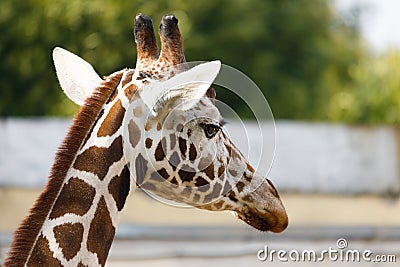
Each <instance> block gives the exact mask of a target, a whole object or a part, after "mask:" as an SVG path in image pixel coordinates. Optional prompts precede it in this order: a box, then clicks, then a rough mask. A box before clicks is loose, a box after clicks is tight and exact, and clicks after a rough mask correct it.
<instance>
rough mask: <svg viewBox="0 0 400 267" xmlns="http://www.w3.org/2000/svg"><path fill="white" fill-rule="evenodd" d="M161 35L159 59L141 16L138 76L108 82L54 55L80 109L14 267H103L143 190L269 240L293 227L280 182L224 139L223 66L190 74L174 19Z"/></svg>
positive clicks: (79, 62)
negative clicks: (223, 216) (217, 85)
mask: <svg viewBox="0 0 400 267" xmlns="http://www.w3.org/2000/svg"><path fill="white" fill-rule="evenodd" d="M159 35H160V39H161V46H162V47H161V52H160V54H159V52H158V46H157V42H156V37H155V34H154V29H153V23H152V20H151V19H150V17H148V16H146V15H143V14H139V15H137V16H136V17H135V28H134V36H135V42H136V46H137V62H136V68H135V69H123V70H120V71H117V72H115V73H112V74H111V75H109V76H107V77H105V78H104V79H101V78H99V76H98V75H97V74H96V72H95V70H94V69H93V67H92V66H91V65H90V64H89V63H87V62H86V61H84V60H83V59H81V58H79V57H78V56H76V55H74V54H72V53H70V52H68V51H66V50H64V49H62V48H55V49H54V51H53V59H54V63H55V68H56V72H57V76H58V79H59V82H60V85H61V87H62V89H63V90H64V92H65V93H66V94H67V96H68V97H69V98H70V99H71V100H72V101H74V102H75V103H77V104H78V105H81V108H80V110H79V112H78V113H77V115H76V116H75V117H74V120H73V123H72V126H71V127H70V129H69V132H68V133H67V136H66V137H65V139H64V141H63V143H62V144H61V146H60V148H59V149H58V151H57V153H56V156H55V161H54V164H53V166H52V169H51V171H50V175H49V179H48V182H47V184H46V187H45V189H44V190H43V192H42V193H41V194H40V196H39V197H38V199H37V200H36V202H35V204H34V206H33V207H32V209H31V210H30V212H29V214H28V216H27V217H26V218H25V219H24V221H23V222H22V223H21V225H20V226H19V228H18V229H17V230H16V232H15V235H14V240H13V242H12V244H11V247H10V250H9V253H8V256H7V258H6V261H5V266H104V265H105V262H106V259H107V256H108V252H109V249H110V247H111V244H112V242H113V239H114V235H115V231H116V228H117V226H118V223H119V219H120V215H121V212H122V211H123V208H124V206H125V201H126V199H127V197H128V195H129V194H130V193H131V191H133V190H134V189H135V188H137V187H138V188H142V189H143V190H146V191H147V192H150V193H152V194H155V195H157V196H160V197H162V198H165V199H169V200H173V201H176V202H182V203H186V204H188V205H191V206H195V207H197V208H200V209H206V210H212V211H222V210H230V211H233V212H234V213H235V214H236V216H237V217H238V218H239V219H240V220H242V221H244V222H245V223H247V224H249V225H250V226H252V227H254V228H256V229H258V230H261V231H272V232H281V231H283V230H284V229H285V228H286V227H287V225H288V217H287V214H286V211H285V208H284V206H283V204H282V201H281V200H280V197H279V195H278V192H277V190H276V189H275V187H274V186H273V184H272V182H271V181H270V180H268V179H266V178H264V177H262V176H260V175H258V174H257V173H256V171H255V170H254V168H253V167H252V166H251V165H250V164H249V163H248V162H247V160H246V159H245V157H244V156H243V155H242V154H241V153H240V151H239V150H238V149H237V148H236V147H235V146H234V144H233V143H232V142H231V141H230V140H229V138H228V137H227V135H226V134H225V133H224V131H223V129H222V126H223V118H222V117H221V114H220V113H219V111H218V109H217V108H216V106H215V105H214V101H215V91H214V89H213V88H212V87H211V85H212V83H213V81H214V79H215V78H216V76H217V75H218V72H219V70H220V66H221V63H220V62H219V61H212V62H207V63H203V64H200V65H197V66H195V67H193V68H189V67H188V65H187V64H186V60H185V56H184V53H183V44H182V37H181V35H180V32H179V28H178V20H177V19H176V17H175V16H173V15H165V16H164V17H163V18H162V20H161V23H160V27H159ZM131 179H132V180H131ZM132 181H134V182H132Z"/></svg>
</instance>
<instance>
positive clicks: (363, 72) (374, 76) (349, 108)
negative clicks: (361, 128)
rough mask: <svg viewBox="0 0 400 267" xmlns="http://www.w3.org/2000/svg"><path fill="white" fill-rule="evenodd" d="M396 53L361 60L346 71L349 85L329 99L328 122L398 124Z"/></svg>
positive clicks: (399, 64)
mask: <svg viewBox="0 0 400 267" xmlns="http://www.w3.org/2000/svg"><path fill="white" fill-rule="evenodd" d="M399 74H400V51H395V50H392V51H388V52H386V53H384V54H382V55H379V56H370V57H366V58H364V60H363V61H361V62H360V63H359V64H357V65H354V66H353V67H352V68H351V69H350V76H351V80H352V82H351V83H349V84H348V85H347V86H346V87H344V88H343V89H342V90H340V91H338V92H337V93H336V94H335V95H334V96H333V97H332V101H331V105H330V110H329V116H330V119H332V120H336V121H347V122H352V123H354V122H358V123H373V124H377V123H386V124H400V112H399V107H400V75H399Z"/></svg>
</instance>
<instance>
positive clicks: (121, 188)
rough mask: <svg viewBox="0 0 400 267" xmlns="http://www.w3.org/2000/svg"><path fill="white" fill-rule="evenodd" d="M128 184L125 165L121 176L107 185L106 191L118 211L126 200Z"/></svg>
mask: <svg viewBox="0 0 400 267" xmlns="http://www.w3.org/2000/svg"><path fill="white" fill-rule="evenodd" d="M130 182H131V181H130V172H129V169H128V166H127V165H125V167H124V169H123V170H122V172H121V174H120V175H117V176H115V177H113V178H112V179H111V181H110V183H109V184H108V191H109V192H110V194H111V195H112V196H113V198H114V200H115V203H116V204H117V209H118V211H121V210H122V209H123V208H124V205H125V201H126V198H127V197H128V194H129V189H130Z"/></svg>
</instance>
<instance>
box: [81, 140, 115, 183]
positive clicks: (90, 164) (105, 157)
mask: <svg viewBox="0 0 400 267" xmlns="http://www.w3.org/2000/svg"><path fill="white" fill-rule="evenodd" d="M121 158H122V136H119V137H117V138H116V139H115V140H114V141H113V142H112V144H111V145H110V147H109V148H106V147H97V146H92V147H90V148H88V149H87V150H85V151H84V152H83V153H82V154H80V155H79V156H78V157H77V158H76V161H75V163H74V168H75V169H78V170H81V171H87V172H91V173H94V174H96V175H97V176H98V177H99V179H100V180H103V179H104V177H105V176H106V175H107V172H108V170H109V168H110V166H111V164H113V163H114V162H117V161H118V160H120V159H121Z"/></svg>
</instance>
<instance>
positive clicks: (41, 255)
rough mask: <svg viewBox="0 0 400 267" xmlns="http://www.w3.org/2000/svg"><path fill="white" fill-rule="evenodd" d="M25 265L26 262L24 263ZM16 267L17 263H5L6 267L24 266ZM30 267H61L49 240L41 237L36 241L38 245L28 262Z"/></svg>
mask: <svg viewBox="0 0 400 267" xmlns="http://www.w3.org/2000/svg"><path fill="white" fill-rule="evenodd" d="M28 252H29V251H28ZM24 264H25V262H24ZM24 264H22V265H16V262H11V261H10V262H9V263H7V262H6V263H5V266H24ZM27 265H28V267H30V266H61V262H60V261H59V260H58V259H56V258H54V257H53V252H52V251H51V250H50V248H49V242H48V241H47V239H46V238H45V237H44V236H43V235H40V236H39V238H38V240H37V241H36V245H35V247H34V248H33V250H32V254H31V256H30V258H29V261H28V264H27Z"/></svg>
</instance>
